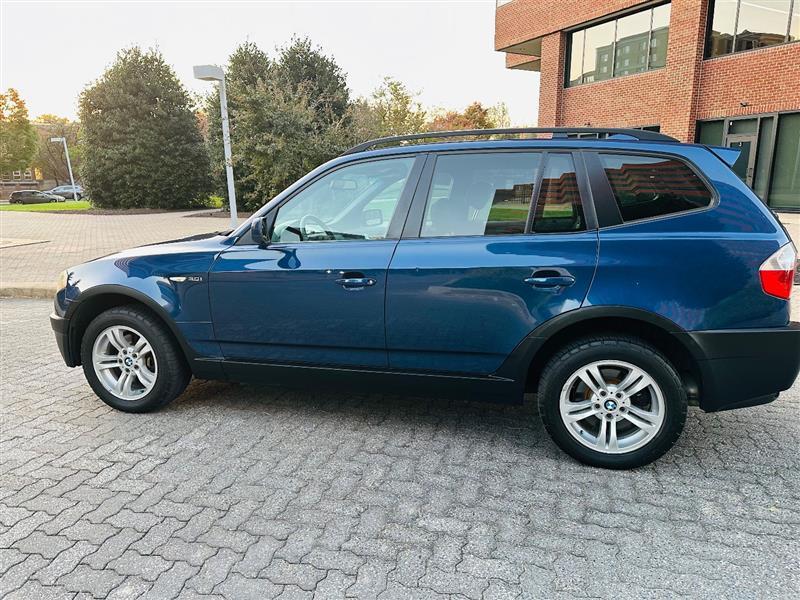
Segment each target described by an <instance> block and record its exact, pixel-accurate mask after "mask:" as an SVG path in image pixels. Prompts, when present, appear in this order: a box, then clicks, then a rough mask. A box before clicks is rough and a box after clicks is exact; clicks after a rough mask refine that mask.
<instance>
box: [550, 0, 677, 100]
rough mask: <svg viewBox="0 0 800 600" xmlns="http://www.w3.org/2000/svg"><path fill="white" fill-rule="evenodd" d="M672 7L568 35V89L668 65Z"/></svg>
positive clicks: (647, 10) (664, 6)
mask: <svg viewBox="0 0 800 600" xmlns="http://www.w3.org/2000/svg"><path fill="white" fill-rule="evenodd" d="M669 17H670V4H662V5H660V6H656V7H654V8H648V9H645V10H642V11H639V12H635V13H633V14H630V15H626V16H624V17H620V18H619V19H615V20H612V21H607V22H606V23H600V24H599V25H593V26H591V27H587V28H585V29H581V30H578V31H574V32H572V33H570V34H569V38H568V41H567V43H568V46H569V57H570V59H569V62H568V64H567V69H568V71H567V79H566V81H567V85H577V84H580V83H591V82H592V81H601V80H603V79H610V78H612V77H621V76H623V75H632V74H634V73H641V72H643V71H647V70H649V69H657V68H660V67H663V66H664V65H665V64H666V57H667V44H668V42H669Z"/></svg>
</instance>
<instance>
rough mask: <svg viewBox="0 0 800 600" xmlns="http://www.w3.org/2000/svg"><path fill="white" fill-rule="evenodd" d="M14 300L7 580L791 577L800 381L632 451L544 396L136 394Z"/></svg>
mask: <svg viewBox="0 0 800 600" xmlns="http://www.w3.org/2000/svg"><path fill="white" fill-rule="evenodd" d="M49 311H50V304H49V303H47V302H45V301H41V300H38V301H37V300H4V301H0V321H2V336H1V337H0V376H1V377H2V380H1V381H2V388H1V389H0V392H1V394H0V397H1V400H0V411H1V412H0V597H7V598H51V597H52V598H73V597H74V598H90V597H96V598H104V597H108V598H134V597H138V596H140V595H145V596H146V597H151V598H158V599H165V598H173V597H178V596H180V597H185V598H197V597H226V598H235V599H240V598H247V597H254V598H271V597H280V598H310V597H312V596H313V597H316V598H342V597H353V598H393V599H394V598H396V599H406V598H444V597H448V596H449V597H452V598H485V599H489V598H518V597H519V598H537V597H547V598H558V597H598V598H599V597H605V598H609V597H619V598H656V597H658V598H661V597H677V596H694V597H713V598H723V597H727V598H730V597H746V598H754V597H760V598H766V597H773V598H789V597H798V595H800V457H798V448H800V419H799V418H798V409H800V385H795V387H794V388H793V389H792V390H791V391H790V392H788V393H786V394H784V395H783V396H782V397H781V399H780V400H779V401H778V402H776V403H773V404H771V405H767V406H763V407H758V408H752V409H747V410H741V411H734V412H729V413H720V414H713V415H712V414H704V413H701V412H700V411H699V410H698V409H692V410H690V413H689V419H688V422H687V426H686V430H685V432H684V435H683V437H682V439H681V441H680V442H679V443H678V445H677V447H676V448H675V449H674V450H673V451H672V452H671V453H669V454H668V455H667V456H665V457H664V458H662V459H661V460H660V461H659V462H658V463H656V464H655V465H651V466H649V467H646V468H643V469H640V470H638V471H635V472H611V471H602V470H598V469H592V468H588V467H584V466H581V465H579V464H577V463H576V462H574V461H573V460H571V459H570V458H568V457H566V456H565V455H563V454H562V453H560V452H559V451H558V450H557V449H556V447H555V446H554V445H553V444H552V443H551V442H550V441H549V439H548V438H547V436H546V435H545V433H544V431H543V429H542V426H541V425H540V424H539V422H538V417H537V415H536V414H535V411H534V410H533V409H531V408H528V407H503V406H496V405H488V404H487V405H484V404H477V403H469V404H468V403H458V402H444V401H436V400H421V399H408V398H398V397H392V396H373V397H366V396H352V395H342V394H337V393H335V392H303V393H299V392H294V391H287V390H280V389H276V390H272V389H259V388H254V387H245V386H239V385H234V384H226V383H208V382H194V383H193V384H192V385H191V386H190V387H189V389H188V391H187V392H186V393H185V395H184V396H183V397H182V398H180V399H179V400H178V401H176V402H175V403H173V404H172V405H171V406H169V407H167V408H166V409H164V410H163V411H161V412H159V413H157V414H151V415H127V414H124V413H120V412H115V411H113V410H111V409H109V408H107V407H106V406H105V405H104V404H102V403H101V402H100V401H99V400H98V399H97V398H95V397H94V395H93V394H92V392H91V391H90V389H89V387H88V386H87V385H86V383H85V382H84V379H83V375H82V373H81V372H80V371H79V370H71V369H67V368H66V367H64V366H63V364H62V363H61V360H60V358H59V356H58V353H57V350H56V347H55V344H54V342H53V340H52V338H51V332H50V330H49V324H48V322H47V315H48V313H49Z"/></svg>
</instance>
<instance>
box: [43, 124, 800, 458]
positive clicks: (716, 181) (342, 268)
mask: <svg viewBox="0 0 800 600" xmlns="http://www.w3.org/2000/svg"><path fill="white" fill-rule="evenodd" d="M535 131H538V130H535ZM569 131H572V130H556V135H557V136H559V137H553V138H552V139H526V140H517V139H501V140H487V141H469V142H461V141H455V142H453V141H449V140H447V139H445V140H444V141H438V142H435V143H420V144H417V145H396V146H394V147H389V148H382V149H369V148H367V145H364V146H361V147H357V148H355V149H354V150H353V151H351V152H349V153H346V154H344V155H342V156H340V157H338V158H336V159H333V160H332V161H330V162H328V163H326V164H324V165H322V166H320V167H319V168H317V169H315V170H314V171H312V172H311V173H309V174H308V175H307V176H305V177H303V178H302V179H300V180H299V181H298V182H296V183H295V184H293V185H291V186H290V187H289V188H287V189H286V190H285V191H284V192H282V193H281V194H279V195H278V196H276V197H275V198H274V199H272V200H271V201H270V202H268V203H267V204H266V205H265V206H264V207H263V208H262V209H261V210H259V211H258V212H257V213H255V214H254V215H253V216H252V217H251V218H250V219H249V220H247V221H246V222H245V223H244V224H242V225H241V226H239V227H238V228H237V229H235V230H234V231H232V232H229V233H227V234H219V235H211V236H199V237H198V238H194V239H185V240H177V241H174V242H170V243H164V244H158V245H150V246H143V247H140V248H134V249H131V250H127V251H124V252H119V253H116V254H113V255H111V256H107V257H104V258H100V259H97V260H95V261H91V262H89V263H85V264H83V265H79V266H77V267H74V268H72V269H69V270H68V271H67V272H66V273H65V274H64V276H63V279H62V282H61V283H60V285H59V286H58V287H59V290H58V293H57V296H56V300H55V313H54V315H53V316H52V317H51V321H52V325H53V328H54V330H55V332H56V339H57V341H58V345H59V348H60V350H61V353H62V355H63V357H64V360H65V362H66V363H67V365H69V366H76V365H79V364H83V366H84V371H85V372H86V375H87V378H88V379H89V381H90V383H91V384H92V387H93V388H94V390H95V392H97V393H98V395H100V397H101V398H103V400H104V401H106V402H108V403H109V404H111V405H112V406H115V407H116V408H120V409H122V410H131V411H143V410H152V409H154V408H157V407H159V406H162V405H163V404H164V403H166V402H168V401H169V400H171V398H167V397H166V396H167V395H169V394H175V395H177V393H180V391H181V390H182V389H183V388H182V387H181V385H183V386H185V385H186V383H185V382H187V381H188V378H189V377H190V376H191V375H194V376H195V377H198V378H204V379H233V380H241V381H252V382H259V383H270V384H289V385H293V384H323V383H324V384H327V385H335V386H353V385H355V386H358V387H360V388H362V389H367V390H371V391H375V392H381V393H383V392H392V393H414V394H419V393H422V394H430V395H441V396H445V395H452V396H456V397H459V398H466V399H473V400H500V401H510V402H522V401H523V394H524V393H525V392H538V402H539V409H540V413H541V415H542V418H543V420H544V422H545V426H546V427H547V429H548V431H549V432H550V434H551V435H552V436H553V438H554V439H555V441H556V442H557V443H558V444H559V446H561V447H562V449H564V450H565V451H567V452H568V453H570V454H571V455H572V456H574V457H576V458H578V459H579V460H582V461H584V462H587V463H589V464H594V465H597V466H601V467H611V468H629V467H634V466H638V465H641V464H646V463H647V462H650V461H651V460H654V459H655V458H657V457H658V456H660V455H661V454H663V453H664V452H666V450H668V449H669V447H670V446H671V445H672V444H673V443H674V442H675V440H676V439H677V437H678V435H679V433H680V430H681V429H682V426H683V421H684V419H685V415H686V405H687V403H689V402H691V403H694V404H698V405H699V406H700V408H702V409H703V410H705V411H708V412H713V411H719V410H727V409H732V408H741V407H745V406H753V405H758V404H762V403H765V402H770V401H772V400H774V399H775V398H776V397H777V394H778V393H779V392H781V391H783V390H786V389H788V388H789V387H790V386H791V385H792V383H793V381H794V379H795V377H796V376H797V373H798V370H799V369H800V324H798V323H794V322H792V321H791V320H790V306H789V295H790V293H791V281H792V277H793V271H794V269H795V261H796V251H795V250H794V247H793V245H792V242H791V240H790V239H789V236H788V234H787V232H786V231H785V230H784V229H783V227H782V226H781V225H780V223H779V222H778V221H777V219H776V218H775V216H774V215H773V214H772V213H771V211H770V210H769V209H768V208H767V207H766V206H765V205H764V204H763V203H762V202H761V201H759V200H758V198H757V197H756V196H755V195H754V194H753V193H752V192H751V191H750V190H749V189H748V188H747V187H746V186H745V185H744V184H743V183H742V181H741V180H740V179H739V178H738V177H737V176H736V175H735V174H734V173H733V171H732V170H731V168H730V165H731V164H732V163H733V162H734V160H735V158H736V153H735V152H732V151H730V150H728V149H714V148H708V147H706V146H702V145H697V144H682V143H677V142H676V141H674V140H672V139H671V138H667V137H666V136H663V135H660V134H655V133H652V134H651V133H648V132H638V133H635V132H626V131H625V130H614V131H612V132H611V133H612V134H613V135H612V136H611V137H608V138H607V139H597V140H592V139H583V138H581V139H576V138H573V137H566V135H573V134H574V132H573V133H571V134H567V133H566V132H569ZM436 135H437V136H441V135H443V134H441V133H437V134H436ZM454 135H456V134H454ZM413 137H415V136H412V138H413ZM390 141H391V140H390ZM787 278H788V279H787ZM787 281H788V283H787ZM137 315H138V316H137ZM137 319H138V320H137ZM139 323H140V324H141V327H139V325H137V324H139ZM115 327H116V328H117V329H115ZM137 327H139V329H137ZM148 332H152V333H148ZM154 336H155V337H158V338H159V339H162V341H161V342H159V343H158V344H154V343H153V342H152V339H151V338H153V337H154ZM92 344H94V345H93V346H92ZM159 344H160V346H161V347H162V348H163V350H157V351H156V350H154V348H156V346H157V345H159ZM136 348H147V349H149V350H148V352H149V353H150V354H147V356H148V357H149V358H147V360H149V361H150V362H149V365H150V367H148V365H146V364H144V363H141V364H139V363H137V362H136V361H137V360H139V361H142V360H144V359H143V358H142V357H143V356H145V354H141V355H139V357H138V358H135V357H134V355H135V354H136ZM140 352H141V350H140ZM159 352H161V355H162V360H160V361H158V365H156V360H155V358H154V357H155V355H156V354H158V353H159ZM98 357H99V358H98ZM104 361H105V362H104ZM87 362H89V363H92V364H88V365H87ZM173 363H174V366H170V365H171V364H173ZM93 364H94V366H93ZM98 365H99V366H98ZM156 366H158V369H161V370H162V371H163V370H164V369H166V370H167V372H169V373H171V374H172V375H171V376H170V380H171V381H178V382H182V383H180V385H179V384H175V388H174V389H171V390H166V388H164V389H161V390H159V391H158V393H156V390H154V389H153V388H152V387H147V385H145V384H143V383H142V384H139V383H137V380H136V379H135V377H134V371H133V369H141V370H139V371H138V372H139V373H143V372H145V373H147V375H146V377H145V379H148V378H151V379H152V378H154V377H155V375H154V373H155V372H156ZM128 372H130V373H131V374H130V375H126V373H128ZM98 374H100V375H98ZM102 377H105V378H106V379H105V380H103V379H102ZM123 379H124V380H125V381H124V382H123ZM128 379H130V380H131V381H132V382H129V381H128ZM162 379H163V377H162ZM148 380H149V379H148ZM164 385H166V384H164ZM122 388H126V389H127V390H128V392H130V393H129V394H128V395H126V393H123V392H122V391H120V390H121V389H122ZM178 388H180V389H178ZM176 390H177V392H176ZM137 394H138V396H137ZM139 397H142V398H143V399H140V398H139ZM584 415H588V416H584ZM636 415H639V416H636ZM639 417H641V418H639Z"/></svg>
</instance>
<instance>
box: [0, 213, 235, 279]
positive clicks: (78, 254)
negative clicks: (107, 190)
mask: <svg viewBox="0 0 800 600" xmlns="http://www.w3.org/2000/svg"><path fill="white" fill-rule="evenodd" d="M206 212H207V211H206ZM186 214H189V213H175V212H169V213H156V214H145V215H80V214H69V215H63V214H55V213H29V212H0V238H11V239H21V240H24V241H26V242H31V241H39V242H42V241H43V242H44V243H34V244H29V245H24V246H12V247H7V248H0V287H4V286H5V287H7V286H17V287H27V286H52V285H54V283H55V280H56V278H57V277H58V274H59V273H60V272H61V271H63V270H64V269H66V268H67V267H71V266H72V265H77V264H79V263H82V262H85V261H87V260H91V259H93V258H97V257H98V256H105V255H106V254H111V253H112V252H118V251H120V250H124V249H125V248H130V247H132V246H141V245H142V244H153V243H155V242H162V241H164V240H173V239H176V238H181V237H186V236H189V235H195V234H198V233H207V232H210V231H219V230H221V229H226V228H228V226H229V221H228V220H227V219H221V218H193V217H185V216H184V215H186Z"/></svg>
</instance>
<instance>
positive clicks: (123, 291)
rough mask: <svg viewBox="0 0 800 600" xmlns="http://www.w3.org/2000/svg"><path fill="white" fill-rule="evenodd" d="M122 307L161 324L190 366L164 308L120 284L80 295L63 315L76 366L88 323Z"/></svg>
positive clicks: (182, 340) (186, 349) (184, 346)
mask: <svg viewBox="0 0 800 600" xmlns="http://www.w3.org/2000/svg"><path fill="white" fill-rule="evenodd" d="M124 305H134V306H139V307H142V308H144V309H146V310H147V311H148V312H149V313H150V314H151V315H152V316H153V317H155V318H156V319H157V320H158V321H159V322H160V323H162V324H163V325H164V326H165V327H166V328H167V330H168V331H169V332H170V333H171V334H172V336H173V338H174V339H175V340H176V341H177V342H178V345H179V346H180V348H181V352H182V354H183V357H184V359H185V360H186V362H187V364H191V359H192V358H193V357H194V353H193V352H192V350H191V348H190V347H189V345H188V344H187V342H186V339H185V338H184V337H183V334H182V333H181V332H180V330H179V329H178V327H177V325H175V323H174V321H173V320H172V319H171V318H170V316H169V314H168V313H167V311H166V310H165V309H164V307H163V306H161V305H160V304H158V303H157V302H156V301H155V300H153V299H152V298H150V297H149V296H147V295H146V294H143V293H142V292H139V291H137V290H134V289H131V288H128V287H125V286H122V285H101V286H97V287H94V288H91V289H89V290H87V291H85V292H83V293H82V294H81V295H80V296H79V297H78V299H77V300H76V301H74V302H73V303H71V304H70V306H69V308H68V309H67V313H66V315H65V317H66V318H67V319H69V347H70V354H71V356H72V357H73V362H75V365H80V364H81V356H80V354H81V353H80V348H81V340H82V339H83V336H84V334H85V332H86V328H87V327H88V326H89V323H91V322H92V321H93V320H94V319H95V318H96V317H97V316H98V315H99V314H100V313H102V312H105V311H106V310H108V309H110V308H114V307H115V306H124Z"/></svg>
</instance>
